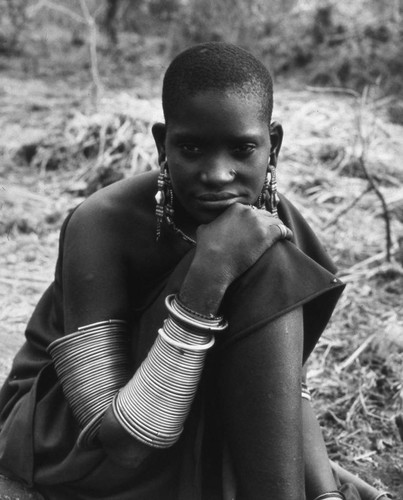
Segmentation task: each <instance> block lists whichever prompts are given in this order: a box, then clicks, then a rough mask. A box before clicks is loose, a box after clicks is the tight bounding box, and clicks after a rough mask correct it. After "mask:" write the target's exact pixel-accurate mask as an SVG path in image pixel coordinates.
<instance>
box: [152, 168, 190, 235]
mask: <svg viewBox="0 0 403 500" xmlns="http://www.w3.org/2000/svg"><path fill="white" fill-rule="evenodd" d="M157 186H158V191H157V194H156V195H155V201H156V202H157V204H156V207H155V215H156V217H157V234H156V241H158V240H159V239H160V236H161V225H162V222H163V220H164V219H165V221H166V223H167V224H168V226H169V227H170V228H171V229H172V230H173V231H174V232H175V233H176V234H178V235H179V236H180V237H181V238H182V239H183V240H184V241H186V242H187V243H190V244H191V245H196V241H195V240H194V239H193V238H190V236H188V235H187V234H185V233H184V232H183V231H182V230H181V229H179V228H178V227H177V226H176V224H175V222H174V192H173V189H172V183H171V178H170V176H169V170H168V162H167V161H166V160H164V161H162V162H161V163H160V173H159V174H158V179H157Z"/></svg>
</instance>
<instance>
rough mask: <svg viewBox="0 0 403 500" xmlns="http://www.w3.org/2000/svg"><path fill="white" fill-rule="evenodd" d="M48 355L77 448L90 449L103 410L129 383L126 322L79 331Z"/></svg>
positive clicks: (59, 341)
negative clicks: (75, 425) (74, 422)
mask: <svg viewBox="0 0 403 500" xmlns="http://www.w3.org/2000/svg"><path fill="white" fill-rule="evenodd" d="M48 352H49V354H50V356H51V357H52V359H53V362H54V365H55V369H56V373H57V375H58V378H59V380H60V383H61V386H62V389H63V392H64V394H65V396H66V399H67V401H68V403H69V405H70V407H71V409H72V412H73V415H74V416H75V418H76V419H77V421H78V423H79V425H80V427H81V428H82V431H81V433H80V435H79V438H78V445H79V446H80V447H82V448H92V447H94V446H96V444H97V443H96V438H97V434H98V431H99V428H100V425H101V421H102V417H103V415H104V413H105V411H106V409H107V408H108V407H109V406H110V405H111V403H112V400H113V398H114V396H115V395H116V393H117V392H118V390H119V389H120V388H121V387H122V386H124V385H125V384H126V383H127V381H128V380H129V379H130V371H129V340H128V334H127V326H126V322H125V321H121V320H108V321H101V322H99V323H94V324H91V325H87V326H83V327H80V328H79V329H78V330H77V331H76V332H74V333H71V334H69V335H66V336H64V337H62V338H60V339H57V340H55V341H54V342H52V343H51V344H50V345H49V347H48Z"/></svg>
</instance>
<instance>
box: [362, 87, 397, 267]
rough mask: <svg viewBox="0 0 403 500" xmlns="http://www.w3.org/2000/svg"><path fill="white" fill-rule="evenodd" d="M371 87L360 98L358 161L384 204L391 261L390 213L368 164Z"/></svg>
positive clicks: (366, 88) (388, 252)
mask: <svg viewBox="0 0 403 500" xmlns="http://www.w3.org/2000/svg"><path fill="white" fill-rule="evenodd" d="M368 94H369V87H368V86H366V87H365V89H364V91H363V93H362V96H361V100H360V107H359V112H358V113H357V129H358V136H357V138H358V140H359V143H360V146H361V151H360V154H359V156H358V163H359V165H360V167H361V169H362V171H363V172H364V175H365V178H366V179H367V181H368V184H369V187H370V188H371V189H372V190H373V191H374V192H375V194H376V196H377V197H378V198H379V200H380V202H381V205H382V212H383V218H384V221H385V231H386V260H387V261H388V262H390V259H391V247H392V236H391V228H390V215H389V210H388V206H387V204H386V201H385V197H384V196H383V194H382V193H381V191H380V189H379V188H378V186H377V184H376V182H375V179H374V177H373V176H372V175H371V174H370V173H369V171H368V169H367V165H366V156H367V151H368V146H369V144H368V143H369V137H370V136H371V135H372V134H371V133H367V134H365V132H364V116H363V114H364V108H365V106H366V105H367V102H368Z"/></svg>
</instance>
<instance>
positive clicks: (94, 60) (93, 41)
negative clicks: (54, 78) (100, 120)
mask: <svg viewBox="0 0 403 500" xmlns="http://www.w3.org/2000/svg"><path fill="white" fill-rule="evenodd" d="M80 5H81V10H82V11H83V15H84V19H85V22H86V23H87V26H88V28H89V45H90V58H91V74H92V80H93V82H94V85H95V101H96V104H97V105H98V103H99V98H100V94H101V91H102V83H101V79H100V76H99V71H98V57H97V25H96V22H95V20H94V18H93V17H92V16H91V14H90V11H89V9H88V5H87V3H86V1H85V0H80Z"/></svg>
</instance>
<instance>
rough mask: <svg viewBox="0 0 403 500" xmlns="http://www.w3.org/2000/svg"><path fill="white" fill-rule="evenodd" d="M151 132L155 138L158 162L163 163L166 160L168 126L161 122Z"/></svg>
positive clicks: (155, 124)
mask: <svg viewBox="0 0 403 500" xmlns="http://www.w3.org/2000/svg"><path fill="white" fill-rule="evenodd" d="M151 130H152V133H153V136H154V141H155V145H156V146H157V151H158V161H159V162H160V163H161V162H163V161H164V160H165V135H166V125H165V123H161V122H158V123H154V125H153V126H152V129H151Z"/></svg>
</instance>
